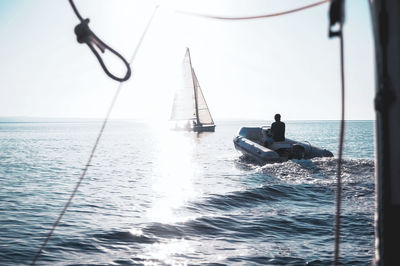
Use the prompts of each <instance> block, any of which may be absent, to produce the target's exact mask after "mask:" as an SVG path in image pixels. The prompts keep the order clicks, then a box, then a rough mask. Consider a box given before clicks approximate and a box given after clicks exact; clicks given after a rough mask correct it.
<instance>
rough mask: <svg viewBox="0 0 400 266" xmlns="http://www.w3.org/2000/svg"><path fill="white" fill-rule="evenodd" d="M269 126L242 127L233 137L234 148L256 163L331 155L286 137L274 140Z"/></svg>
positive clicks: (331, 155) (326, 151) (328, 152)
mask: <svg viewBox="0 0 400 266" xmlns="http://www.w3.org/2000/svg"><path fill="white" fill-rule="evenodd" d="M270 132H271V131H270V127H242V128H241V129H240V130H239V132H238V134H237V136H236V137H235V138H234V139H233V143H234V145H235V148H236V149H237V150H238V151H239V152H241V153H242V154H243V155H244V156H246V157H248V158H250V159H253V160H255V161H257V162H258V163H262V164H265V163H269V162H270V163H273V162H284V161H287V160H290V159H311V158H314V157H333V154H332V152H330V151H328V150H325V149H322V148H318V147H315V146H312V145H311V144H310V143H309V142H298V141H294V140H291V139H288V138H285V141H274V140H273V138H272V136H271V133H270Z"/></svg>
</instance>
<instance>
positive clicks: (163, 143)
mask: <svg viewBox="0 0 400 266" xmlns="http://www.w3.org/2000/svg"><path fill="white" fill-rule="evenodd" d="M159 136H160V138H159V141H158V143H157V145H158V147H159V154H158V162H157V164H156V165H157V168H158V169H156V172H157V173H158V174H157V175H156V176H154V177H153V180H152V189H153V196H154V198H153V203H152V207H151V208H150V209H149V210H148V213H147V217H148V218H149V220H150V221H151V222H159V223H177V222H183V221H186V220H188V219H191V218H193V217H191V215H189V214H188V213H185V210H184V209H183V208H182V207H183V206H184V204H185V203H186V202H187V201H189V200H191V199H193V198H195V197H196V196H197V195H198V191H196V190H195V187H194V185H195V184H194V182H195V180H196V177H197V176H198V175H199V173H198V172H199V167H198V165H197V164H196V162H195V161H194V160H193V158H194V152H195V147H196V146H195V135H194V134H193V133H190V132H181V131H172V130H164V131H160V134H159Z"/></svg>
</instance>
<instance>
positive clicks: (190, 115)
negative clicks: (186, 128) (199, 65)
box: [171, 49, 196, 120]
mask: <svg viewBox="0 0 400 266" xmlns="http://www.w3.org/2000/svg"><path fill="white" fill-rule="evenodd" d="M195 118H196V112H195V99H194V92H193V76H192V66H191V63H190V55H189V49H187V50H186V54H185V57H184V58H183V84H182V86H181V87H180V88H179V89H178V90H177V91H176V92H175V98H174V103H173V107H172V113H171V120H192V119H195Z"/></svg>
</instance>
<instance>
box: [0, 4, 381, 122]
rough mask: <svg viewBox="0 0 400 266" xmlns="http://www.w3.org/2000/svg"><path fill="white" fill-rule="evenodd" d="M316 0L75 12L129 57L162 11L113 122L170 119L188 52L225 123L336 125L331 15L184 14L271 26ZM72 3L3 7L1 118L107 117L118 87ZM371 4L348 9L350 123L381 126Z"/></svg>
mask: <svg viewBox="0 0 400 266" xmlns="http://www.w3.org/2000/svg"><path fill="white" fill-rule="evenodd" d="M313 2H315V1H313V0H311V1H310V0H307V1H306V0H286V1H281V0H223V1H214V0H202V1H144V0H143V1H133V0H118V1H117V0H113V1H105V0H84V1H83V0H75V3H76V5H77V7H78V9H79V10H80V12H81V14H82V15H83V16H84V17H89V18H90V19H91V23H90V26H91V28H92V30H93V31H94V32H95V33H96V34H97V35H98V36H100V37H101V38H102V39H103V40H104V41H105V42H106V43H108V44H110V45H111V46H112V47H114V48H115V49H116V50H118V51H120V52H121V53H122V54H123V55H125V56H126V57H128V58H129V57H130V56H131V54H132V52H133V50H134V49H135V45H136V43H137V42H138V39H139V37H140V35H141V33H142V30H143V28H144V26H145V25H146V23H147V21H148V19H149V17H150V15H151V13H152V12H153V9H154V6H155V5H156V4H157V3H160V4H161V5H160V9H159V11H158V13H157V16H156V18H155V20H154V24H153V25H152V27H151V28H150V30H149V32H148V35H147V37H146V39H145V40H144V42H143V46H142V49H141V50H140V51H139V54H138V56H137V58H136V61H135V62H134V64H133V66H132V70H133V76H132V79H131V80H130V81H129V82H128V83H127V84H125V86H124V88H123V91H122V94H121V95H120V96H121V97H120V98H119V100H118V102H117V104H116V107H115V110H114V112H113V117H115V118H134V119H168V117H169V114H170V111H171V104H172V99H173V94H174V91H175V89H176V88H177V86H180V75H181V65H180V64H181V62H182V59H183V55H184V52H185V47H189V48H190V51H191V55H192V63H193V67H194V69H195V71H196V74H197V77H198V79H199V82H200V85H201V87H202V89H203V92H204V94H205V97H206V100H207V102H208V105H209V107H210V109H211V112H212V115H213V116H214V118H216V119H264V120H271V119H272V118H273V115H274V114H275V113H277V112H279V113H281V114H282V118H283V119H284V120H297V119H300V120H301V119H311V120H314V119H339V118H340V104H339V103H340V79H339V78H340V76H339V73H340V72H339V70H340V69H339V45H338V40H337V39H329V38H328V37H327V36H328V35H327V34H328V33H327V32H328V8H329V5H328V4H324V5H321V6H318V7H315V8H312V9H309V10H306V11H304V12H300V13H296V14H290V15H286V16H282V17H276V18H270V19H261V20H251V21H219V20H210V19H204V18H197V17H190V16H187V15H182V14H179V13H176V12H175V10H177V9H179V10H186V11H192V12H199V13H206V14H213V15H221V16H248V15H259V14H268V13H272V12H279V11H283V10H287V9H292V8H296V7H299V6H302V5H306V4H310V3H313ZM77 23H78V20H77V18H76V17H75V15H74V13H73V12H72V9H71V8H70V6H69V3H68V1H67V0H35V1H31V0H1V1H0V34H1V35H2V45H1V46H2V49H1V50H0V71H1V75H0V85H1V90H0V116H31V117H85V118H88V117H89V118H92V117H96V118H101V117H103V116H104V115H105V113H106V110H107V108H108V105H109V103H110V101H111V98H112V96H113V93H114V91H115V89H116V87H117V85H118V84H117V82H115V81H112V80H110V79H109V78H108V77H107V76H105V74H104V73H103V72H102V70H101V68H100V66H99V65H98V62H97V60H96V59H95V58H94V56H93V55H92V53H91V52H90V51H89V49H88V48H87V47H86V46H84V45H81V44H78V43H77V42H76V40H75V35H74V32H73V28H74V27H75V25H76V24H77ZM373 52H374V51H373V38H372V27H371V19H370V13H369V7H368V1H367V0H352V1H346V25H345V59H346V68H345V71H346V89H347V92H346V97H347V105H346V107H347V110H346V111H347V114H346V119H374V118H375V117H374V110H373V95H374V66H373V63H374V57H373Z"/></svg>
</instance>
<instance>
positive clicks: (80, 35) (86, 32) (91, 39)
mask: <svg viewBox="0 0 400 266" xmlns="http://www.w3.org/2000/svg"><path fill="white" fill-rule="evenodd" d="M69 2H70V3H71V6H72V8H73V10H74V11H75V14H76V15H77V17H78V19H79V20H80V21H81V23H79V24H78V25H76V26H75V29H74V32H75V34H76V38H77V41H78V42H79V43H85V44H87V46H89V48H90V50H91V51H92V52H93V54H94V55H95V56H96V58H97V60H98V61H99V63H100V65H101V67H102V68H103V70H104V72H105V73H106V74H107V76H109V77H110V78H112V79H114V80H116V81H119V82H123V81H127V80H128V79H129V78H130V76H131V67H130V65H129V63H128V62H127V61H126V59H125V58H124V57H123V56H122V55H121V54H119V53H118V52H117V51H115V50H114V49H112V48H111V47H110V46H108V45H107V44H105V43H104V42H103V41H102V40H101V39H100V38H99V37H97V36H96V34H94V33H93V31H92V30H91V29H90V28H89V21H90V20H89V19H88V18H87V19H83V18H82V17H81V16H80V14H79V12H78V11H77V9H76V7H75V5H74V3H73V1H72V0H70V1H69ZM95 47H97V48H98V49H99V50H100V51H101V53H105V51H106V50H109V51H110V52H111V53H113V54H114V55H116V56H117V57H118V58H120V59H121V61H122V62H123V63H124V65H125V66H126V73H125V76H124V77H117V76H115V75H114V74H112V73H111V72H110V71H109V70H108V68H107V66H106V65H105V63H104V61H103V58H102V57H101V56H100V54H99V52H98V51H97V50H96V48H95Z"/></svg>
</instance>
